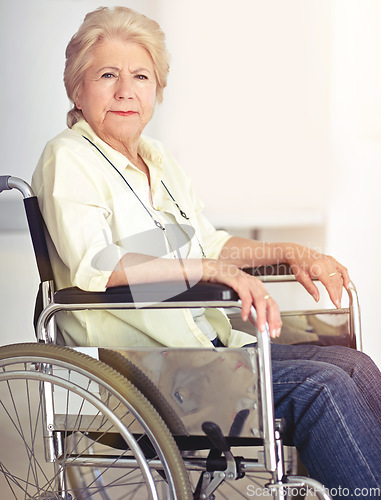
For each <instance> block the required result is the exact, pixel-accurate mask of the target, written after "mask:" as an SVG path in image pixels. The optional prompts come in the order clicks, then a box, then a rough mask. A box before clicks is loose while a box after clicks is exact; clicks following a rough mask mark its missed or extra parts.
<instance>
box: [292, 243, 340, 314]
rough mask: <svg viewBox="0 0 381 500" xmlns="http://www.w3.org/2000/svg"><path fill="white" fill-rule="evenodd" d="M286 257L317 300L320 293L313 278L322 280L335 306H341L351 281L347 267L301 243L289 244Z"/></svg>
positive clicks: (293, 270) (297, 276)
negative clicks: (342, 298) (345, 290)
mask: <svg viewBox="0 0 381 500" xmlns="http://www.w3.org/2000/svg"><path fill="white" fill-rule="evenodd" d="M285 257H286V260H287V262H288V264H290V266H291V270H292V272H293V273H294V275H295V277H296V279H297V280H298V281H299V282H300V283H301V284H302V285H303V286H304V288H305V289H306V290H307V291H308V292H309V293H310V294H311V295H312V297H313V298H314V299H315V300H316V302H317V301H318V300H319V298H320V295H319V290H318V288H317V287H316V285H315V284H314V282H313V281H312V280H313V279H318V280H319V281H321V283H323V285H324V286H325V288H326V289H327V291H328V294H329V296H330V298H331V300H332V302H333V303H334V304H335V306H336V307H337V308H340V307H341V297H342V293H343V287H345V288H348V287H349V283H350V278H349V274H348V270H347V268H346V267H344V266H343V265H341V264H340V263H339V262H337V260H335V259H334V258H333V257H331V256H329V255H324V254H321V253H320V252H317V251H315V250H312V249H310V248H307V247H304V246H301V245H294V244H290V245H287V248H286V250H285Z"/></svg>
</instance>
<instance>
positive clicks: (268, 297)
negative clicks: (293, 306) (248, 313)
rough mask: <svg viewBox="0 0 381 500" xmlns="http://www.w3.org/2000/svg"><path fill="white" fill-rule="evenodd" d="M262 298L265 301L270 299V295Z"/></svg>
mask: <svg viewBox="0 0 381 500" xmlns="http://www.w3.org/2000/svg"><path fill="white" fill-rule="evenodd" d="M263 298H264V299H265V300H268V299H271V295H265V296H264V297H263Z"/></svg>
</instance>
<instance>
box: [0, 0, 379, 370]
mask: <svg viewBox="0 0 381 500" xmlns="http://www.w3.org/2000/svg"><path fill="white" fill-rule="evenodd" d="M115 3H116V2H110V1H102V2H99V1H98V0H96V1H94V0H33V2H31V1H30V0H2V2H1V3H0V24H1V29H0V44H1V45H0V46H1V47H2V48H3V50H2V61H3V77H2V79H1V81H0V99H1V103H0V104H1V109H2V110H3V120H2V121H1V134H0V141H1V148H2V167H1V173H11V174H12V175H18V176H21V177H24V178H26V179H30V177H31V174H32V172H33V169H34V166H35V164H36V162H37V160H38V157H39V155H40V152H41V150H42V148H43V146H44V144H45V143H46V141H47V140H48V139H49V138H51V137H52V136H54V135H55V134H56V133H58V132H59V131H60V130H62V129H63V128H64V127H65V114H66V111H67V109H68V103H67V99H66V95H65V92H64V88H63V84H62V72H63V65H64V50H65V47H66V44H67V42H68V40H69V38H70V36H71V35H72V34H73V33H74V32H75V30H76V29H77V27H78V26H79V24H80V22H81V20H82V18H83V17H84V15H85V13H86V12H87V11H89V10H92V9H94V8H96V7H98V6H99V4H103V5H113V4H115ZM119 3H121V4H124V5H128V6H131V7H133V8H136V9H138V10H140V11H141V12H143V13H145V14H147V15H149V16H151V17H154V18H156V19H157V20H158V21H159V22H160V24H161V25H162V27H163V29H164V31H165V32H166V33H167V40H168V47H169V50H170V52H171V53H172V67H171V74H170V79H169V85H168V89H167V90H166V92H165V99H164V103H163V105H162V106H161V107H159V108H158V109H157V112H156V114H155V118H154V122H153V124H152V125H151V126H150V128H149V130H148V133H150V134H151V135H155V136H156V137H157V138H159V139H161V140H163V141H164V142H165V143H166V144H167V145H168V147H169V148H170V149H171V150H172V151H173V152H174V154H175V155H176V156H177V157H178V159H179V160H180V162H181V163H182V165H183V166H184V168H185V169H186V170H188V172H189V173H190V175H191V176H192V178H193V180H194V183H195V184H196V187H197V189H198V191H199V192H200V194H201V196H202V198H203V199H204V201H205V203H206V212H207V214H209V216H210V217H211V218H212V220H214V221H215V222H216V223H218V224H219V225H232V226H234V227H235V229H236V230H241V229H242V230H243V229H244V228H247V226H255V227H260V228H263V227H267V226H271V228H272V229H271V234H270V233H269V232H268V230H266V231H265V230H263V232H262V234H263V235H264V236H265V237H266V238H271V239H274V238H277V236H279V238H282V239H283V238H284V237H285V233H286V234H287V236H289V238H287V239H290V240H291V239H297V240H298V241H301V242H303V243H311V244H313V245H314V246H317V247H319V248H322V249H326V250H327V251H329V252H330V253H332V254H334V255H335V256H337V257H338V258H339V259H340V260H342V261H343V262H344V263H346V264H348V266H349V267H350V269H352V270H353V271H352V275H353V279H354V281H355V282H356V283H357V284H358V285H359V288H360V293H361V298H362V309H363V316H364V327H365V328H364V329H365V334H364V337H365V347H366V350H367V352H369V353H371V354H372V355H373V357H374V358H375V359H376V360H377V362H378V363H379V364H380V365H381V340H380V339H381V336H380V335H379V334H378V317H377V313H376V312H375V311H377V305H378V289H377V288H378V280H377V277H378V272H377V271H375V266H373V264H372V262H374V261H376V257H377V254H378V253H379V250H380V246H381V241H380V237H379V231H378V220H377V215H378V213H380V212H379V207H378V203H379V202H378V198H379V197H378V193H377V180H378V166H379V163H380V153H381V151H380V137H381V134H380V130H379V129H380V123H381V122H380V120H381V102H380V100H381V97H380V95H381V94H380V90H379V89H380V83H381V82H380V79H381V77H380V72H379V70H378V66H379V60H380V52H381V39H380V36H381V35H380V33H379V28H378V27H379V25H380V16H381V12H380V9H381V7H380V5H379V2H378V0H361V1H360V0H345V1H344V0H309V1H305V0H289V1H287V2H284V1H283V0H268V1H266V2H263V0H236V1H235V2H234V3H233V4H232V3H231V2H227V1H226V2H221V1H217V0H208V1H204V0H193V1H192V2H189V1H186V0H156V1H155V0H140V1H139V0H134V1H132V0H131V1H128V2H127V1H120V2H119ZM211 186H213V189H211ZM11 198H12V194H4V195H2V196H1V197H0V213H1V212H2V215H3V216H4V213H6V210H8V207H9V203H8V200H10V199H11ZM13 198H15V197H13ZM13 198H12V199H13ZM15 199H16V198H15ZM4 200H7V202H5V201H4ZM232 210H233V211H232ZM277 223H278V226H279V227H277ZM0 225H1V216H0ZM240 226H241V227H240ZM311 234H313V235H314V237H313V238H312V239H311V236H310V235H311ZM316 235H318V236H319V237H318V238H316ZM23 238H24V237H23V236H20V237H18V236H17V235H15V234H11V233H3V234H1V235H0V289H2V290H3V291H2V294H1V314H2V325H3V326H2V330H8V331H9V330H10V328H11V326H10V323H11V321H12V317H13V316H14V314H15V309H14V303H13V299H12V297H14V294H13V292H12V293H11V291H9V293H8V290H9V289H8V287H7V288H6V290H7V292H6V293H4V290H5V288H4V285H5V278H4V276H8V278H7V280H8V281H7V284H9V269H10V268H9V266H8V260H7V259H8V256H9V253H10V254H12V250H11V248H13V247H12V245H15V248H16V249H17V251H15V252H14V255H13V257H16V256H17V258H18V259H19V265H16V266H15V269H14V270H13V272H14V275H15V277H16V276H21V277H22V278H23V280H25V282H28V283H31V284H34V281H35V279H36V276H35V275H33V272H34V271H29V269H31V266H32V263H30V265H29V264H28V266H26V267H25V265H24V264H25V262H29V260H28V259H29V257H27V254H28V252H29V248H28V246H27V243H26V241H27V239H25V238H24V239H23ZM21 247H22V250H21ZM364 249H365V251H366V256H365V258H364ZM7 252H8V254H7ZM20 252H21V253H20ZM22 252H23V253H22ZM21 263H22V264H21ZM7 273H8V274H7ZM27 275H28V277H27V278H26V276H27ZM15 279H16V278H15ZM10 281H12V280H10ZM33 293H34V290H33ZM15 295H16V296H18V295H19V292H18V291H17V289H16V290H15ZM19 296H20V295H19ZM24 299H25V297H24ZM24 299H23V300H24ZM27 307H28V308H30V304H29V305H27ZM24 319H25V321H24V322H23V326H21V325H20V326H19V328H20V329H22V330H23V331H26V328H27V326H26V325H29V318H27V317H25V318H24ZM18 320H20V318H18ZM28 328H29V326H28ZM3 339H4V337H2V339H1V341H2V340H3Z"/></svg>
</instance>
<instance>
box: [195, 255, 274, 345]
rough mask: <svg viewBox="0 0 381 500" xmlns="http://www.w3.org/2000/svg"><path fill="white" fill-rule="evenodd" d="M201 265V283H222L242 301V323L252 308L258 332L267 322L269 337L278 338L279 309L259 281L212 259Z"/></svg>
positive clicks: (231, 265)
mask: <svg viewBox="0 0 381 500" xmlns="http://www.w3.org/2000/svg"><path fill="white" fill-rule="evenodd" d="M202 263H203V277H202V279H203V281H210V282H212V283H222V284H225V285H228V286H230V287H231V288H233V290H235V291H236V292H237V294H238V296H239V298H240V300H241V301H242V310H241V316H242V319H243V320H244V321H247V319H248V318H249V317H250V310H251V307H252V306H254V308H255V310H256V312H257V324H256V326H257V328H258V330H259V331H264V330H265V326H266V322H267V323H268V325H269V330H270V336H271V337H273V338H275V337H279V335H280V330H281V326H282V320H281V318H280V312H279V308H278V305H277V304H276V302H275V301H274V300H273V299H272V298H271V297H270V295H269V294H268V292H267V290H266V288H265V286H264V284H263V283H262V281H261V280H259V279H258V278H255V277H254V276H250V275H249V274H247V273H245V272H244V271H242V270H241V269H239V268H238V267H237V266H235V265H234V264H230V263H224V262H223V261H220V260H212V259H204V260H203V262H202Z"/></svg>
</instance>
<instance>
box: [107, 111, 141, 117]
mask: <svg viewBox="0 0 381 500" xmlns="http://www.w3.org/2000/svg"><path fill="white" fill-rule="evenodd" d="M111 113H113V114H114V115H118V116H131V115H135V114H137V112H136V111H111Z"/></svg>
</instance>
